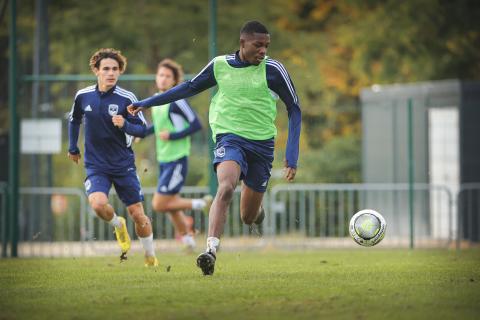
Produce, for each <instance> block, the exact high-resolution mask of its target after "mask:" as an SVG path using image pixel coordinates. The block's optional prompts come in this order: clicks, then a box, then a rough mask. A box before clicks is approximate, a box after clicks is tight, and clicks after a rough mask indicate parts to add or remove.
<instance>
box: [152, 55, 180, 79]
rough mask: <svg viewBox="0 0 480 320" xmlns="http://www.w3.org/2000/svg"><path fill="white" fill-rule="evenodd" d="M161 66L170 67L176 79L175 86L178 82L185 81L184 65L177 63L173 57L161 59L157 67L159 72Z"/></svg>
mask: <svg viewBox="0 0 480 320" xmlns="http://www.w3.org/2000/svg"><path fill="white" fill-rule="evenodd" d="M160 68H168V69H170V70H171V71H172V73H173V78H174V79H175V83H174V84H173V86H176V85H177V84H179V83H180V82H182V81H183V69H182V66H181V65H179V64H178V63H176V62H175V61H173V60H172V59H163V60H162V61H160V63H159V64H158V67H157V72H158V69H160Z"/></svg>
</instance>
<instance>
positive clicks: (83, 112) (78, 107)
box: [68, 85, 147, 174]
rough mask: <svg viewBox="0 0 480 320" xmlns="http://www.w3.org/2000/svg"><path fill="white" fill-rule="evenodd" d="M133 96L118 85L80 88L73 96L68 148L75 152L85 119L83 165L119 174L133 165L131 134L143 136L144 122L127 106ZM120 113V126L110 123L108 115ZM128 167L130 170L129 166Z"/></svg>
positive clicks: (132, 99)
mask: <svg viewBox="0 0 480 320" xmlns="http://www.w3.org/2000/svg"><path fill="white" fill-rule="evenodd" d="M136 101H137V98H136V97H135V95H134V94H133V93H132V92H130V91H127V90H125V89H122V88H120V87H119V86H114V87H113V88H111V89H110V90H108V91H107V92H100V91H99V90H98V86H97V85H93V86H90V87H86V88H84V89H81V90H79V91H78V92H77V94H76V95H75V101H74V103H73V106H72V110H71V112H70V117H69V126H68V129H69V130H68V132H69V142H70V145H69V148H68V152H70V153H71V154H78V153H79V152H80V150H79V149H78V147H77V141H78V135H79V130H80V124H81V123H82V120H83V119H85V123H84V136H85V154H84V161H85V167H86V168H87V169H89V170H95V171H97V170H98V171H99V172H104V173H110V174H121V173H124V172H126V170H129V169H130V168H135V155H134V153H133V150H132V148H131V144H132V140H133V137H132V136H137V137H144V136H145V134H146V130H147V127H146V124H147V123H146V121H145V118H144V117H143V114H141V113H139V114H138V115H137V116H132V115H131V114H129V113H128V112H127V107H128V106H129V105H130V104H131V103H133V102H136ZM114 115H122V116H123V117H124V118H125V120H126V121H125V124H124V126H123V127H122V128H121V129H120V128H118V127H116V126H114V125H113V122H112V117H113V116H114ZM130 170H131V169H130Z"/></svg>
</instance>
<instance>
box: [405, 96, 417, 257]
mask: <svg viewBox="0 0 480 320" xmlns="http://www.w3.org/2000/svg"><path fill="white" fill-rule="evenodd" d="M407 107H408V108H407V110H408V112H407V114H408V119H407V121H408V208H409V218H410V249H413V248H414V234H415V230H414V221H413V220H414V206H413V205H414V192H413V183H414V179H415V175H414V173H415V171H414V160H415V159H414V154H413V151H414V149H413V100H412V98H409V99H408V105H407Z"/></svg>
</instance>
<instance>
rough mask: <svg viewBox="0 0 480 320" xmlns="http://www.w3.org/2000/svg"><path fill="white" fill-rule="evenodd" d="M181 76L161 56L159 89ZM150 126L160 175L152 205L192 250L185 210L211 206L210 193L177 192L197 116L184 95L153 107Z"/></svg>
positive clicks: (175, 82)
mask: <svg viewBox="0 0 480 320" xmlns="http://www.w3.org/2000/svg"><path fill="white" fill-rule="evenodd" d="M182 79H183V69H182V67H181V66H180V65H179V64H178V63H176V62H175V61H173V60H171V59H164V60H162V61H161V62H160V63H159V64H158V67H157V74H156V78H155V83H156V85H157V89H158V91H159V93H162V92H165V91H167V90H168V89H171V88H172V87H174V86H176V85H178V84H179V83H180V82H181V81H182ZM151 112H152V121H153V126H150V127H149V128H148V129H147V135H149V134H152V133H155V138H156V140H155V142H156V151H157V161H158V163H159V172H160V174H159V176H158V184H157V191H156V192H155V194H154V195H153V199H152V208H153V210H155V211H156V212H168V214H169V217H170V220H171V221H172V223H173V225H174V227H175V231H176V233H177V234H178V235H179V236H180V237H181V241H182V243H183V245H184V246H185V248H186V249H187V250H189V251H192V250H193V249H194V248H195V239H194V237H193V234H192V233H191V232H190V231H191V230H189V226H188V223H187V217H186V216H185V214H184V210H207V211H208V209H210V205H211V203H212V196H211V195H206V196H205V197H203V198H201V199H187V198H183V197H181V196H180V190H181V189H182V187H183V185H184V184H185V180H186V178H187V171H188V156H189V155H190V136H191V135H192V134H194V133H195V132H197V131H199V130H201V129H202V125H201V123H200V120H199V119H198V117H197V115H196V114H195V112H194V111H193V110H192V108H191V107H190V105H189V104H188V102H187V101H186V100H184V99H180V100H177V101H174V102H172V103H167V104H164V105H159V106H155V107H152V109H151Z"/></svg>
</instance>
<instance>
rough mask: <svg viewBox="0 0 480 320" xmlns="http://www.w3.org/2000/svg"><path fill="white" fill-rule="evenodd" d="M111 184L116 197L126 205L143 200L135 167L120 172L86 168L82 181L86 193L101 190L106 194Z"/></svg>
mask: <svg viewBox="0 0 480 320" xmlns="http://www.w3.org/2000/svg"><path fill="white" fill-rule="evenodd" d="M112 184H113V186H114V187H115V191H117V194H118V197H119V198H120V200H122V202H123V204H125V205H126V206H127V207H128V206H130V205H132V204H134V203H137V202H142V201H143V192H142V187H141V186H140V179H139V178H138V175H137V172H136V171H135V168H129V169H128V170H127V171H126V172H125V173H122V174H109V173H104V172H100V171H98V170H89V169H87V178H86V179H85V182H84V185H85V190H86V192H87V195H90V194H91V193H93V192H103V193H105V194H106V195H107V196H108V193H109V192H110V188H111V187H112Z"/></svg>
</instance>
